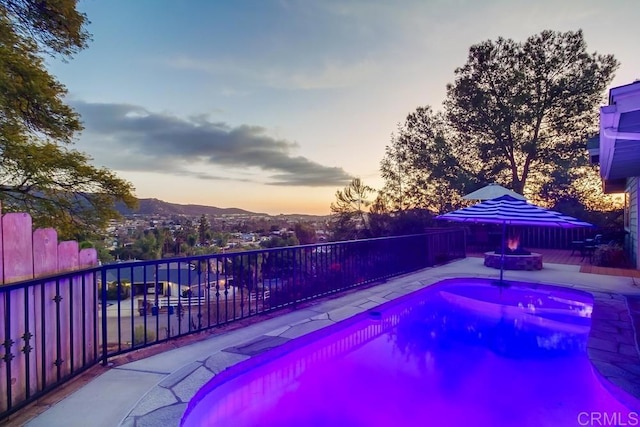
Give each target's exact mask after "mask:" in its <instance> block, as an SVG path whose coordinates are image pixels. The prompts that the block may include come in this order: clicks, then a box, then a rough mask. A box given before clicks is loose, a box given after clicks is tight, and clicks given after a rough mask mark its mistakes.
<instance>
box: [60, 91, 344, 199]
mask: <svg viewBox="0 0 640 427" xmlns="http://www.w3.org/2000/svg"><path fill="white" fill-rule="evenodd" d="M72 104H73V106H74V107H75V108H76V109H77V111H78V112H79V113H80V114H81V115H82V120H83V122H84V126H85V131H84V132H83V134H82V136H81V138H80V141H79V145H80V148H81V149H83V150H85V151H88V152H89V153H91V155H92V156H93V157H94V158H95V159H96V161H98V162H100V163H102V164H104V165H105V166H107V167H109V168H112V169H117V170H128V171H139V172H158V173H163V174H173V175H177V176H191V177H194V178H197V179H203V180H225V179H230V178H231V179H234V180H240V181H258V180H259V179H260V178H259V177H258V178H257V177H256V174H252V173H251V172H252V171H255V170H258V171H259V172H262V173H261V174H259V175H262V176H264V175H266V176H267V178H266V181H267V183H268V184H271V185H282V186H310V187H321V186H336V185H344V184H345V183H346V182H348V181H349V180H350V179H351V176H350V175H349V174H348V173H347V172H345V171H344V170H343V169H342V168H339V167H330V166H324V165H321V164H319V163H317V162H314V161H312V160H310V159H308V158H306V157H303V156H295V155H294V154H293V153H294V151H295V150H296V149H297V148H298V144H297V143H295V142H291V141H287V140H285V139H279V138H274V137H272V136H270V135H268V133H267V130H266V129H265V128H263V127H260V126H251V125H241V126H236V127H232V126H230V125H228V124H226V123H223V122H215V121H212V120H211V119H210V118H209V117H207V116H204V115H200V116H194V117H190V118H188V119H184V118H180V117H177V116H174V115H171V114H166V113H155V112H151V111H148V110H146V109H145V108H143V107H140V106H136V105H132V104H107V103H105V104H101V103H87V102H81V101H76V102H73V103H72ZM212 168H216V170H217V171H218V172H219V173H216V174H213V173H211V172H210V170H211V169H212ZM263 180H264V179H263Z"/></svg>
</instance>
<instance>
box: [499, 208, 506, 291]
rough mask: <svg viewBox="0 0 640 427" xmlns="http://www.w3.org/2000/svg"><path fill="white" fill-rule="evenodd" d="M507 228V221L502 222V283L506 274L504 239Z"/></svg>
mask: <svg viewBox="0 0 640 427" xmlns="http://www.w3.org/2000/svg"><path fill="white" fill-rule="evenodd" d="M506 230H507V222H506V221H503V222H502V254H501V255H500V284H502V277H503V276H504V249H505V248H504V240H505V235H506Z"/></svg>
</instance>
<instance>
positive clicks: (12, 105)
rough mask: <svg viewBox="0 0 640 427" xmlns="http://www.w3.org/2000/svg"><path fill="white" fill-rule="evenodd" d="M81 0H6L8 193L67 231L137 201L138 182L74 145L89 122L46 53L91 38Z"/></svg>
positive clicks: (4, 150)
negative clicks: (71, 103) (95, 161)
mask: <svg viewBox="0 0 640 427" xmlns="http://www.w3.org/2000/svg"><path fill="white" fill-rule="evenodd" d="M87 22H88V21H87V18H86V16H85V15H84V14H82V13H79V12H78V11H77V9H76V1H75V0H57V1H42V0H0V154H1V155H2V157H1V159H0V201H1V202H2V206H3V210H5V211H26V212H29V213H30V214H31V215H32V216H33V218H34V222H35V224H36V225H38V226H54V227H56V228H57V229H58V231H59V233H60V234H61V235H62V236H64V237H81V236H86V235H88V234H91V233H93V232H95V231H97V230H99V228H100V227H101V226H103V225H104V224H105V223H106V221H107V220H108V219H110V218H112V217H115V216H117V212H116V210H115V208H114V206H115V201H123V202H124V203H125V204H126V205H128V206H130V207H133V206H135V204H136V199H135V197H134V196H133V194H132V192H133V187H132V185H131V184H130V183H128V182H127V181H124V180H122V179H120V178H118V177H117V176H116V175H115V174H114V173H113V172H111V171H110V170H108V169H105V168H98V167H95V166H93V165H92V164H91V158H90V157H89V156H87V155H86V154H84V153H81V152H79V151H77V150H74V149H72V148H70V146H71V145H72V144H73V138H74V136H75V135H76V133H77V132H79V131H81V129H82V126H81V123H80V117H79V116H78V114H77V113H76V112H75V111H74V110H73V109H72V108H71V107H69V106H68V105H67V104H65V100H64V97H65V95H66V93H67V91H66V88H65V87H64V86H63V85H62V84H61V83H60V82H58V81H57V80H56V79H55V77H54V76H52V75H51V74H50V73H49V72H48V71H47V69H46V67H45V64H44V61H43V55H51V56H55V55H59V56H61V57H63V59H64V58H70V56H71V55H72V54H74V53H77V52H79V51H80V50H81V49H84V48H85V47H86V46H87V42H88V41H89V38H90V35H89V33H88V32H87V31H86V29H85V25H86V24H87Z"/></svg>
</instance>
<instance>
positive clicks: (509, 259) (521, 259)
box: [484, 251, 542, 270]
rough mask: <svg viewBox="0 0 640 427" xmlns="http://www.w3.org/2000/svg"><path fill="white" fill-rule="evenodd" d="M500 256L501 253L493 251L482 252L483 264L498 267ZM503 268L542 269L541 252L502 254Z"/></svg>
mask: <svg viewBox="0 0 640 427" xmlns="http://www.w3.org/2000/svg"><path fill="white" fill-rule="evenodd" d="M500 258H502V254H499V253H495V252H494V251H491V252H485V253H484V265H485V266H487V267H492V268H497V269H500ZM504 269H505V270H542V254H537V253H535V252H532V253H531V254H530V255H509V254H505V256H504Z"/></svg>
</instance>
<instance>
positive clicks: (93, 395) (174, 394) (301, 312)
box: [9, 258, 640, 427]
mask: <svg viewBox="0 0 640 427" xmlns="http://www.w3.org/2000/svg"><path fill="white" fill-rule="evenodd" d="M482 263H483V260H482V259H480V258H466V259H463V260H459V261H455V262H452V263H449V264H446V265H444V266H439V267H434V268H428V269H424V270H420V271H417V272H415V273H411V274H407V275H404V276H401V277H397V278H393V279H390V280H388V281H387V282H385V283H382V284H379V285H376V286H371V287H368V288H366V289H362V290H358V291H354V292H350V293H347V294H345V295H342V296H337V297H333V298H330V299H329V298H326V299H322V300H318V301H317V302H310V303H307V304H305V305H304V306H300V307H299V308H298V309H297V310H290V309H289V310H282V311H281V312H280V313H281V314H280V315H277V316H272V315H270V316H269V317H267V316H265V320H264V321H259V322H255V323H252V324H250V325H247V326H244V327H242V328H239V329H235V330H232V331H226V332H225V331H224V330H221V332H220V333H219V334H217V333H214V334H212V335H210V336H209V337H208V338H207V339H204V340H202V341H198V342H195V343H191V344H188V345H184V346H182V347H178V348H174V349H172V350H169V351H166V352H163V353H160V354H156V355H154V356H151V357H147V358H144V359H141V360H136V361H133V362H130V363H124V364H120V365H117V366H113V367H111V368H109V369H107V370H106V371H105V372H104V373H102V374H101V375H99V376H97V377H95V378H93V379H92V380H91V381H89V382H88V383H87V384H85V385H84V386H82V387H81V388H79V389H78V390H76V391H75V392H73V393H72V394H70V395H69V396H67V397H66V398H64V399H62V400H61V401H59V402H57V403H56V404H54V405H52V406H50V407H48V408H47V409H46V410H44V411H43V412H41V413H40V414H39V415H37V416H36V417H35V418H33V419H31V420H30V421H29V422H27V423H26V425H28V426H30V427H40V426H43V427H57V426H60V427H62V426H64V427H69V426H105V427H113V426H118V425H121V426H127V427H130V426H135V427H146V426H177V425H179V423H180V419H181V417H182V415H183V413H184V411H185V410H186V407H187V403H188V402H189V400H190V399H191V397H192V396H193V395H194V394H195V393H196V392H197V391H198V390H199V389H200V387H202V386H203V385H204V384H205V383H206V382H208V381H209V380H210V379H211V378H213V376H214V375H216V374H217V373H219V372H221V371H222V370H224V369H225V368H227V367H229V366H231V365H234V364H236V363H238V362H241V361H243V360H245V359H247V358H249V357H251V356H253V355H256V354H259V353H261V352H263V351H266V350H268V349H270V348H273V347H276V346H278V345H281V344H282V343H285V342H287V341H289V340H291V339H293V338H296V337H299V336H302V335H305V334H307V333H310V332H312V331H316V330H318V329H321V328H324V327H326V326H328V325H332V324H334V323H335V322H339V321H340V320H343V319H346V318H348V317H351V316H353V315H355V314H358V313H361V312H363V311H366V310H368V309H371V308H373V307H376V306H378V305H380V304H382V303H385V302H387V301H391V300H393V299H395V298H398V297H400V296H403V295H406V294H408V293H411V292H413V291H415V290H417V289H421V288H424V287H426V286H429V285H431V284H433V283H436V282H439V281H441V280H444V279H447V278H455V277H480V278H496V277H497V276H498V274H499V273H498V271H497V270H494V269H490V268H487V267H485V266H484V265H483V264H482ZM505 280H513V281H524V282H530V283H546V284H553V285H561V286H566V287H570V288H575V289H580V290H584V291H587V292H590V293H591V294H592V295H593V296H594V308H593V313H592V328H591V333H590V337H589V342H588V354H589V357H590V359H591V361H592V363H593V364H594V366H595V367H596V369H597V371H599V372H600V374H601V375H602V377H603V379H604V378H606V380H604V381H603V383H604V384H605V385H608V384H610V383H609V381H610V382H611V383H613V384H616V385H617V386H619V387H620V388H621V389H623V390H625V391H626V392H627V393H629V394H630V395H632V396H635V397H636V398H638V399H640V352H639V350H638V342H639V341H640V336H639V335H638V334H639V332H640V278H634V277H620V276H609V275H600V274H589V273H581V272H580V266H579V265H565V264H551V263H545V264H544V268H543V269H542V270H540V271H506V272H505ZM611 390H612V391H613V392H614V393H615V392H616V388H612V389H611ZM618 397H619V398H620V399H625V395H624V393H623V394H619V393H618ZM627 403H628V404H629V405H636V404H637V401H633V400H630V401H628V402H627ZM35 405H36V406H37V405H38V403H36V404H35ZM27 409H28V408H27ZM632 409H633V410H636V411H640V408H637V407H635V406H632ZM9 423H11V419H10V421H9Z"/></svg>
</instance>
